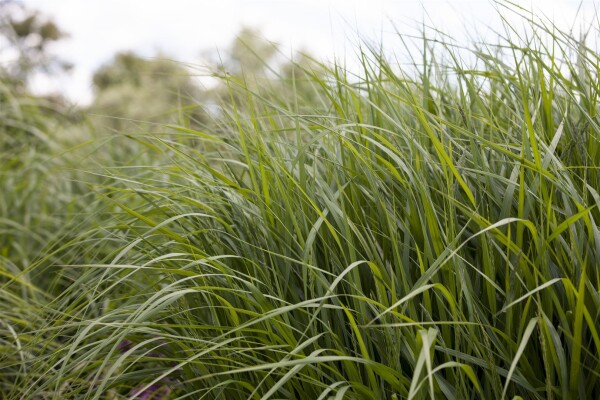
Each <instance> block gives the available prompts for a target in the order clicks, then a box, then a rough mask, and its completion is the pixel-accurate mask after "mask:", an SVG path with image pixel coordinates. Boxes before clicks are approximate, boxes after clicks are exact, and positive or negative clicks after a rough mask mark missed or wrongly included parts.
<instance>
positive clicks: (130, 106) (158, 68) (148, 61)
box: [89, 52, 204, 131]
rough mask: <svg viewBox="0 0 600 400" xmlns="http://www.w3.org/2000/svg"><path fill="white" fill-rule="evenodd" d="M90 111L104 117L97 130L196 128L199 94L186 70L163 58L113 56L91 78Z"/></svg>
mask: <svg viewBox="0 0 600 400" xmlns="http://www.w3.org/2000/svg"><path fill="white" fill-rule="evenodd" d="M93 84H94V89H95V98H94V101H93V103H92V105H91V106H90V109H89V110H90V112H91V113H93V114H99V115H102V116H104V117H105V118H102V119H101V120H100V127H102V128H108V129H111V130H115V131H123V130H132V129H134V127H136V126H139V124H141V123H174V122H177V123H182V124H186V125H188V124H192V125H194V124H195V125H197V124H198V123H199V122H200V121H201V120H203V118H204V112H203V111H202V110H201V109H200V108H199V107H198V106H197V105H196V104H197V103H198V102H199V96H201V94H202V92H201V90H200V88H199V86H198V85H197V83H196V82H195V81H194V79H193V77H192V75H191V73H190V71H189V70H188V69H187V68H186V67H185V66H183V65H182V64H179V63H177V62H174V61H172V60H169V59H167V58H166V57H164V56H158V57H155V58H143V57H141V56H138V55H136V54H135V53H132V52H123V53H118V54H117V55H115V57H114V58H113V60H112V61H111V62H110V63H108V64H106V65H104V66H102V67H101V68H100V69H99V70H98V71H97V72H96V73H95V74H94V76H93Z"/></svg>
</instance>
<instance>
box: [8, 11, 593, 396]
mask: <svg viewBox="0 0 600 400" xmlns="http://www.w3.org/2000/svg"><path fill="white" fill-rule="evenodd" d="M527 21H528V23H529V24H530V26H529V29H528V31H527V35H523V36H519V35H518V34H517V33H516V32H511V31H510V30H508V31H507V35H505V37H504V38H503V39H502V41H501V43H500V44H499V45H494V46H492V45H491V44H487V45H485V46H483V45H482V46H478V47H475V48H473V49H472V51H471V52H470V55H471V56H472V57H474V58H476V61H477V62H476V63H475V64H474V65H475V66H474V67H473V66H469V67H467V66H465V63H464V62H463V61H461V60H462V58H461V55H463V54H464V53H461V52H460V51H458V50H456V49H455V48H454V47H453V46H451V45H450V43H440V42H436V41H430V40H427V39H425V40H424V43H423V48H424V49H425V54H424V55H421V56H422V59H423V60H424V65H420V66H419V67H418V68H417V69H416V70H415V73H408V72H403V71H402V70H398V69H397V68H395V67H394V65H393V64H392V63H390V62H389V61H387V60H386V58H385V57H384V56H383V55H382V54H381V53H380V52H377V51H374V50H370V49H369V48H365V49H363V50H362V51H361V56H362V60H363V67H364V68H363V71H362V74H360V75H359V76H351V75H350V74H349V73H347V72H346V71H344V69H343V68H341V67H338V66H334V67H327V66H324V65H323V66H321V67H320V68H319V70H318V73H316V72H313V70H311V69H310V68H305V69H302V67H301V66H298V68H299V69H300V72H301V73H299V74H293V75H292V76H293V77H294V78H293V79H292V80H291V82H288V83H289V84H286V85H277V86H276V87H277V89H278V90H277V91H269V90H268V89H267V86H266V85H265V86H263V87H253V88H247V87H244V84H243V82H242V81H239V80H236V78H231V79H230V80H228V81H226V84H227V85H228V87H229V88H230V91H231V99H232V100H231V103H230V104H229V105H228V106H226V107H225V108H224V109H223V110H222V112H221V114H220V115H219V117H218V118H217V119H216V121H215V122H214V123H210V124H207V126H206V129H205V130H203V131H196V130H191V129H188V128H183V127H180V128H177V127H169V128H168V129H169V132H166V133H165V134H153V135H138V136H134V138H135V140H136V141H137V142H138V143H140V145H143V146H145V148H146V149H147V150H146V156H147V157H148V158H147V159H148V160H153V162H152V163H148V164H144V165H130V166H129V168H126V167H124V166H121V165H120V166H119V167H118V168H110V166H107V167H106V168H105V169H104V170H103V171H102V173H101V175H102V178H103V180H102V181H101V183H100V184H96V186H95V189H94V190H95V193H96V195H97V196H98V199H99V200H98V201H101V202H102V207H103V208H102V209H103V210H105V212H106V214H104V215H107V216H108V217H106V219H105V220H104V221H98V222H97V224H98V225H97V226H96V230H97V231H99V230H100V231H102V232H103V235H102V236H95V240H93V241H82V243H81V244H80V245H76V244H74V245H73V246H78V247H76V248H78V249H80V251H82V252H86V251H89V252H91V253H92V254H96V255H97V256H95V257H94V258H95V259H94V260H93V261H92V262H85V263H70V265H57V264H52V265H50V266H47V268H48V269H47V270H48V271H55V272H53V273H56V274H59V276H60V279H63V280H66V281H67V280H68V283H69V284H68V285H63V286H61V287H64V290H61V291H60V292H59V293H56V295H55V296H54V297H52V298H50V299H47V302H46V303H43V302H37V303H33V304H32V305H31V307H32V308H31V307H30V308H29V309H28V310H29V312H30V313H32V315H33V317H32V318H38V319H41V320H42V321H43V322H42V323H40V324H38V325H36V327H35V328H30V327H28V326H25V325H23V326H21V327H20V328H13V329H12V331H14V334H13V335H12V338H11V337H7V339H5V340H4V342H3V346H4V347H5V348H6V349H7V352H6V353H7V354H9V353H10V351H11V349H12V351H13V352H14V354H19V355H20V356H21V358H20V359H16V358H15V357H13V358H10V357H8V358H4V360H5V361H3V364H2V371H9V372H2V375H1V377H2V378H1V379H2V382H3V384H2V390H3V392H4V394H5V396H6V397H8V398H90V399H100V398H115V399H116V398H136V397H137V398H149V396H154V398H227V399H242V398H244V399H245V398H257V399H259V398H262V399H268V398H297V399H303V398H315V399H328V398H348V399H380V398H390V399H394V398H396V399H401V398H412V399H425V398H449V399H462V398H473V399H477V398H481V399H488V398H511V399H513V398H524V399H548V398H555V399H561V398H562V399H568V398H577V397H578V398H582V399H583V398H597V397H599V396H600V376H599V374H598V371H600V357H599V350H600V335H599V330H598V326H599V315H600V295H599V289H600V270H599V268H598V267H599V265H600V259H599V256H600V232H599V228H598V220H599V219H600V211H599V210H598V205H599V203H600V196H599V195H598V191H599V188H600V177H599V175H598V165H599V164H600V163H599V161H600V160H599V157H600V151H599V147H600V141H599V134H600V126H599V123H600V120H599V119H598V111H599V105H598V94H599V89H600V86H599V85H598V71H599V69H598V68H599V65H600V58H599V56H598V53H597V52H596V51H595V50H594V49H591V48H588V47H586V45H585V43H584V42H582V41H580V40H576V39H574V38H573V37H571V36H570V35H568V34H566V33H564V32H561V31H558V30H556V29H555V28H554V27H552V26H547V25H544V23H543V21H540V20H537V19H528V20H527ZM441 60H444V61H441ZM323 69H325V70H326V71H327V73H323ZM296 79H298V80H301V85H302V89H303V93H305V95H306V96H308V97H309V98H310V99H311V100H310V102H309V103H307V102H303V101H302V99H298V98H297V94H298V92H297V91H295V90H294V88H295V87H297V86H296V83H297V82H296ZM300 109H302V110H303V111H302V112H299V110H300ZM307 110H310V111H307ZM305 111H306V112H305ZM175 128H176V129H175ZM173 129H175V131H174V130H173ZM166 130H167V127H165V131H166ZM174 132H176V133H174ZM190 138H193V139H194V140H193V141H191V140H187V139H190ZM183 139H185V140H183ZM191 143H194V144H193V145H192V144H191ZM128 171H129V172H128ZM131 171H135V172H131ZM103 246H105V248H104V249H103V251H99V250H98V249H102V247H103ZM90 248H92V250H89V249H90ZM40 265H41V264H40ZM58 271H60V272H58ZM20 290H25V288H24V285H23V282H21V281H19V280H18V279H16V278H12V279H8V280H5V281H4V282H3V284H2V291H3V292H4V293H13V294H14V295H15V296H16V295H17V293H18V292H19V291H20ZM12 331H11V332H12ZM22 338H27V341H26V342H25V344H24V343H23V340H22ZM6 360H8V361H6ZM8 379H11V380H14V382H15V383H16V384H14V385H9V384H8V383H7V381H8ZM144 396H146V397H144Z"/></svg>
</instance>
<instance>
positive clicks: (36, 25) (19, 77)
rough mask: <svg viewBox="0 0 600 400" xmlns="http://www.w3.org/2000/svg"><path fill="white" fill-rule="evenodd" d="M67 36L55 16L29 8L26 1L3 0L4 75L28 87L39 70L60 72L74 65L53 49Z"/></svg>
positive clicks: (0, 45)
mask: <svg viewBox="0 0 600 400" xmlns="http://www.w3.org/2000/svg"><path fill="white" fill-rule="evenodd" d="M66 36H67V35H66V34H65V33H64V32H63V31H62V30H61V29H60V28H59V27H58V25H57V24H56V23H55V22H54V21H52V20H51V19H49V18H47V17H45V16H43V15H41V14H40V13H39V12H37V11H34V10H30V9H27V8H25V6H23V4H22V3H20V2H16V1H12V0H3V1H0V59H1V60H2V64H0V75H1V78H2V80H3V81H4V82H7V81H10V82H11V84H12V85H14V86H16V87H17V88H18V89H20V90H25V88H26V85H27V81H28V79H29V78H30V77H31V76H32V74H33V73H35V72H40V71H41V72H45V73H51V72H57V71H64V70H68V69H70V68H71V64H69V63H67V62H65V61H64V60H61V59H60V58H58V57H56V56H55V55H53V54H52V53H51V52H50V51H49V47H50V45H51V44H52V43H55V42H57V41H59V40H61V39H63V38H65V37H66Z"/></svg>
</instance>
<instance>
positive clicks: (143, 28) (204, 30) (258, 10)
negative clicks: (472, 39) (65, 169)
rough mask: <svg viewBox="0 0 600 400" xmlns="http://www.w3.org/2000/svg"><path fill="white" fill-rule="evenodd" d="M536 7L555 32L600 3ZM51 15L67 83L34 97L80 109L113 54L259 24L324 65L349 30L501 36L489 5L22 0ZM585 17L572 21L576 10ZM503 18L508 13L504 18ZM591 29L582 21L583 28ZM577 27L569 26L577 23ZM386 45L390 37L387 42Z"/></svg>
mask: <svg viewBox="0 0 600 400" xmlns="http://www.w3.org/2000/svg"><path fill="white" fill-rule="evenodd" d="M514 1H515V2H516V3H518V4H519V5H521V6H523V7H524V8H527V9H532V8H533V9H539V10H541V11H542V12H543V13H544V14H545V15H546V16H547V17H549V18H550V19H553V20H554V21H555V22H556V23H557V24H558V25H559V26H561V25H562V26H571V25H573V23H574V22H575V21H578V22H577V23H579V24H580V23H581V21H582V18H583V19H585V18H588V19H589V18H590V17H591V16H592V15H593V14H595V9H598V8H599V5H600V0H583V1H581V0H527V1H520V0H514ZM24 3H25V5H27V6H29V7H31V8H35V9H38V10H40V11H43V12H44V13H45V14H47V15H50V16H52V17H54V19H55V20H56V22H57V23H58V25H59V26H60V27H61V28H62V29H63V30H64V31H66V32H68V33H69V34H70V38H69V39H67V40H64V41H63V42H62V43H60V44H56V46H55V47H54V49H53V50H54V52H55V53H56V54H58V55H59V56H61V57H62V58H64V59H66V60H68V61H70V62H72V63H73V64H74V65H75V68H74V70H73V72H72V73H71V75H70V76H68V77H61V78H57V77H55V78H52V79H47V78H44V79H37V80H35V81H34V90H36V91H38V92H48V91H62V92H65V93H66V94H67V96H68V97H70V98H71V99H72V100H73V101H75V102H78V103H81V104H85V103H87V102H89V101H90V99H91V96H92V93H91V89H90V88H91V86H90V78H91V75H92V73H93V71H94V70H95V69H96V68H98V67H99V66H100V65H102V64H103V63H105V62H107V61H109V60H110V59H111V57H112V56H113V55H114V53H115V52H117V51H121V50H133V51H135V52H137V53H139V54H141V55H143V56H147V57H151V56H153V55H155V54H156V53H157V52H158V51H162V52H164V53H166V54H167V55H169V56H171V57H172V58H174V59H176V60H181V61H184V62H196V63H201V57H200V55H201V53H202V51H206V50H214V49H217V48H220V49H225V48H226V47H227V45H228V44H229V43H230V42H231V41H232V40H233V38H234V37H235V34H236V33H237V32H238V31H239V29H240V27H241V26H244V25H245V26H250V27H256V28H259V29H260V30H261V32H263V34H264V36H265V37H266V38H268V39H270V40H274V41H276V42H279V43H281V44H282V45H284V46H285V48H286V49H290V51H291V49H296V50H299V49H308V50H309V51H310V52H312V53H313V54H315V55H317V56H319V57H322V58H329V59H331V58H333V56H334V55H335V56H337V57H341V56H344V54H345V53H346V52H348V53H352V45H351V43H352V42H353V41H355V39H356V33H357V32H359V33H360V35H361V36H363V37H366V38H370V39H373V40H376V41H381V40H383V42H384V44H385V43H386V42H387V41H388V39H389V38H391V37H393V36H394V34H393V28H392V27H391V25H390V23H389V20H392V21H393V23H394V24H395V25H396V26H397V27H398V29H399V30H400V31H403V32H404V31H408V32H411V33H415V32H416V31H415V28H416V27H417V26H418V25H419V21H423V20H424V21H425V22H426V24H428V25H431V26H435V27H436V28H438V29H441V30H443V31H444V32H446V33H448V34H450V35H452V36H454V37H461V36H462V34H463V33H464V32H465V30H470V31H474V30H477V31H478V32H479V34H480V35H490V34H491V32H490V31H489V30H488V29H486V27H489V26H491V27H494V28H496V29H499V28H500V27H501V25H500V19H499V18H498V15H497V13H496V11H495V8H494V3H493V2H492V1H488V0H454V1H448V0H421V1H418V0H345V1H344V0H168V1H165V0H162V1H159V0H25V1H24ZM580 4H581V5H582V10H580V11H579V14H577V10H578V8H579V5H580ZM506 15H509V14H506ZM587 22H588V23H589V21H587ZM577 23H576V24H575V25H577ZM390 40H391V39H390Z"/></svg>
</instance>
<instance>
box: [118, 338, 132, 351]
mask: <svg viewBox="0 0 600 400" xmlns="http://www.w3.org/2000/svg"><path fill="white" fill-rule="evenodd" d="M132 344H133V342H132V341H131V340H127V339H125V340H122V341H121V343H119V345H118V346H117V349H118V350H119V351H120V352H121V353H125V352H126V351H129V350H131V345H132Z"/></svg>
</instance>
